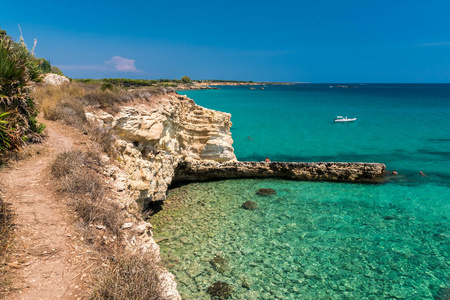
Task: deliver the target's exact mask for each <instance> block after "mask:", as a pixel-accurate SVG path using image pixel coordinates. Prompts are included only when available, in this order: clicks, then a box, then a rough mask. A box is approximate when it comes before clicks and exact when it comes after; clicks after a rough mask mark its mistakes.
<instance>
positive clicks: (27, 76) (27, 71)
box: [0, 29, 45, 156]
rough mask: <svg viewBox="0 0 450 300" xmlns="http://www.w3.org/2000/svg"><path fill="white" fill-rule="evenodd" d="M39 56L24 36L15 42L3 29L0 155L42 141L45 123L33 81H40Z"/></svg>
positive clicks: (0, 46) (0, 39) (0, 43)
mask: <svg viewBox="0 0 450 300" xmlns="http://www.w3.org/2000/svg"><path fill="white" fill-rule="evenodd" d="M41 77H42V70H41V69H40V68H39V60H38V59H36V58H35V57H34V55H33V54H32V53H31V52H30V51H28V49H27V47H26V45H25V43H24V41H23V39H21V42H20V43H16V42H14V41H13V40H12V38H11V37H9V36H8V35H7V34H6V32H5V31H4V30H1V29H0V155H1V156H3V155H4V154H5V153H6V152H7V151H14V150H18V149H20V148H21V147H22V146H23V145H24V143H25V142H40V141H41V133H42V131H43V130H44V128H45V125H43V124H41V123H39V122H37V120H36V116H37V110H36V107H35V104H34V101H33V99H32V98H31V97H30V93H29V90H30V85H31V84H32V83H33V82H39V81H41Z"/></svg>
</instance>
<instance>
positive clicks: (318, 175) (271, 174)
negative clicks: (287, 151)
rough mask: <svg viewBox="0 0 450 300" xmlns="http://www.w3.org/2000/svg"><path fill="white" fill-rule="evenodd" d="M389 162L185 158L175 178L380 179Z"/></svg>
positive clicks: (184, 179)
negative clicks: (249, 160)
mask: <svg viewBox="0 0 450 300" xmlns="http://www.w3.org/2000/svg"><path fill="white" fill-rule="evenodd" d="M385 170H386V166H385V165H384V164H378V163H340V162H326V163H325V162H319V163H302V162H243V161H231V162H223V163H220V162H212V161H195V160H183V161H181V162H179V163H178V166H177V167H176V169H175V174H174V178H173V182H184V181H204V180H212V179H231V178H282V179H290V180H303V181H338V182H355V183H357V182H365V183H380V182H383V181H384V172H385Z"/></svg>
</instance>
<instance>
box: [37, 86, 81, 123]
mask: <svg viewBox="0 0 450 300" xmlns="http://www.w3.org/2000/svg"><path fill="white" fill-rule="evenodd" d="M85 94H86V89H85V88H84V86H83V85H81V84H63V85H59V86H52V85H43V86H38V87H36V89H35V90H34V91H33V93H32V97H33V98H34V100H35V101H36V103H37V104H38V106H39V108H40V110H41V111H42V112H43V113H44V117H45V118H46V119H49V120H57V116H58V114H57V113H56V112H55V111H57V110H58V106H60V104H61V102H62V101H65V102H66V104H67V103H70V101H69V99H77V98H78V99H79V98H82V97H83V96H84V95H85Z"/></svg>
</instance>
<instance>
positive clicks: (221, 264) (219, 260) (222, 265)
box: [209, 255, 227, 273]
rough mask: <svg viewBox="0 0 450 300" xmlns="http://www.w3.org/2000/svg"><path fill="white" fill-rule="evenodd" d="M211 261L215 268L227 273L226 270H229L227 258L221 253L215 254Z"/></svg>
mask: <svg viewBox="0 0 450 300" xmlns="http://www.w3.org/2000/svg"><path fill="white" fill-rule="evenodd" d="M209 263H210V264H211V265H212V266H213V268H214V270H216V271H217V272H219V273H225V271H227V260H226V259H224V258H223V257H222V256H220V255H216V256H214V258H213V259H211V260H210V261H209Z"/></svg>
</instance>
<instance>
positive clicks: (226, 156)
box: [89, 91, 236, 206]
mask: <svg viewBox="0 0 450 300" xmlns="http://www.w3.org/2000/svg"><path fill="white" fill-rule="evenodd" d="M133 95H134V96H133V97H134V101H133V102H130V103H129V105H127V106H123V107H122V108H121V110H120V111H119V112H118V113H117V114H116V115H111V114H108V113H106V112H103V111H102V112H99V111H96V112H92V113H90V114H89V119H94V120H96V121H97V122H101V123H102V124H103V125H104V126H108V127H111V128H112V129H113V131H114V133H115V134H116V135H117V137H118V141H117V144H118V146H119V152H120V154H121V156H120V160H121V162H122V165H123V166H124V167H125V170H126V171H127V172H128V174H129V183H128V187H129V188H130V190H131V191H132V192H133V196H134V197H135V199H137V200H138V201H139V202H141V204H142V205H144V206H145V205H146V203H147V202H148V201H158V200H164V199H165V197H166V192H167V189H168V187H169V185H170V184H171V182H172V178H173V177H174V174H175V168H176V167H177V166H178V164H179V162H180V161H183V160H185V159H191V160H194V161H216V162H226V161H235V160H236V156H235V155H234V149H233V147H232V144H233V140H232V138H231V133H230V127H231V121H230V118H231V115H230V114H228V113H223V112H218V111H214V110H210V109H206V108H203V107H201V106H198V105H196V104H195V103H194V101H193V100H192V99H189V98H187V97H186V96H181V95H178V94H176V93H175V92H173V91H167V92H165V93H163V94H162V95H155V96H152V95H147V94H144V93H142V92H141V93H139V92H135V93H134V94H133ZM136 95H137V96H136ZM139 95H145V96H139Z"/></svg>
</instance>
